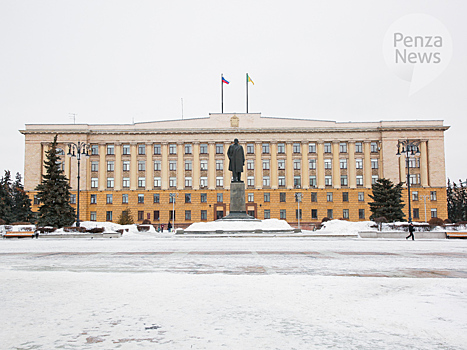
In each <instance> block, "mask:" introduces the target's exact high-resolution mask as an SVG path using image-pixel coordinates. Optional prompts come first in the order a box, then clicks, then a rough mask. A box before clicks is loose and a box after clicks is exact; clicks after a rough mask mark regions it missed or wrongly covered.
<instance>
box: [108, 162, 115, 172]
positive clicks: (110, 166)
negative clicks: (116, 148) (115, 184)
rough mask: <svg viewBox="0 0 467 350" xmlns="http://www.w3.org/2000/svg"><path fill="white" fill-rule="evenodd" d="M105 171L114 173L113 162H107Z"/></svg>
mask: <svg viewBox="0 0 467 350" xmlns="http://www.w3.org/2000/svg"><path fill="white" fill-rule="evenodd" d="M107 171H114V162H110V161H109V162H107Z"/></svg>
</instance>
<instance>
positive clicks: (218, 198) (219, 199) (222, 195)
mask: <svg viewBox="0 0 467 350" xmlns="http://www.w3.org/2000/svg"><path fill="white" fill-rule="evenodd" d="M223 201H224V194H223V193H218V194H217V203H222V202H223Z"/></svg>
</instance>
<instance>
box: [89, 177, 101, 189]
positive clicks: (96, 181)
mask: <svg viewBox="0 0 467 350" xmlns="http://www.w3.org/2000/svg"><path fill="white" fill-rule="evenodd" d="M98 184H99V179H98V178H97V177H92V178H91V188H97V186H98Z"/></svg>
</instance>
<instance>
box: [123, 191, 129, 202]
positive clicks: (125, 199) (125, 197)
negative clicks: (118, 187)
mask: <svg viewBox="0 0 467 350" xmlns="http://www.w3.org/2000/svg"><path fill="white" fill-rule="evenodd" d="M122 204H128V194H127V193H124V194H122Z"/></svg>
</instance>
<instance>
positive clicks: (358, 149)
mask: <svg viewBox="0 0 467 350" xmlns="http://www.w3.org/2000/svg"><path fill="white" fill-rule="evenodd" d="M355 153H363V146H362V143H361V142H355Z"/></svg>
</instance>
